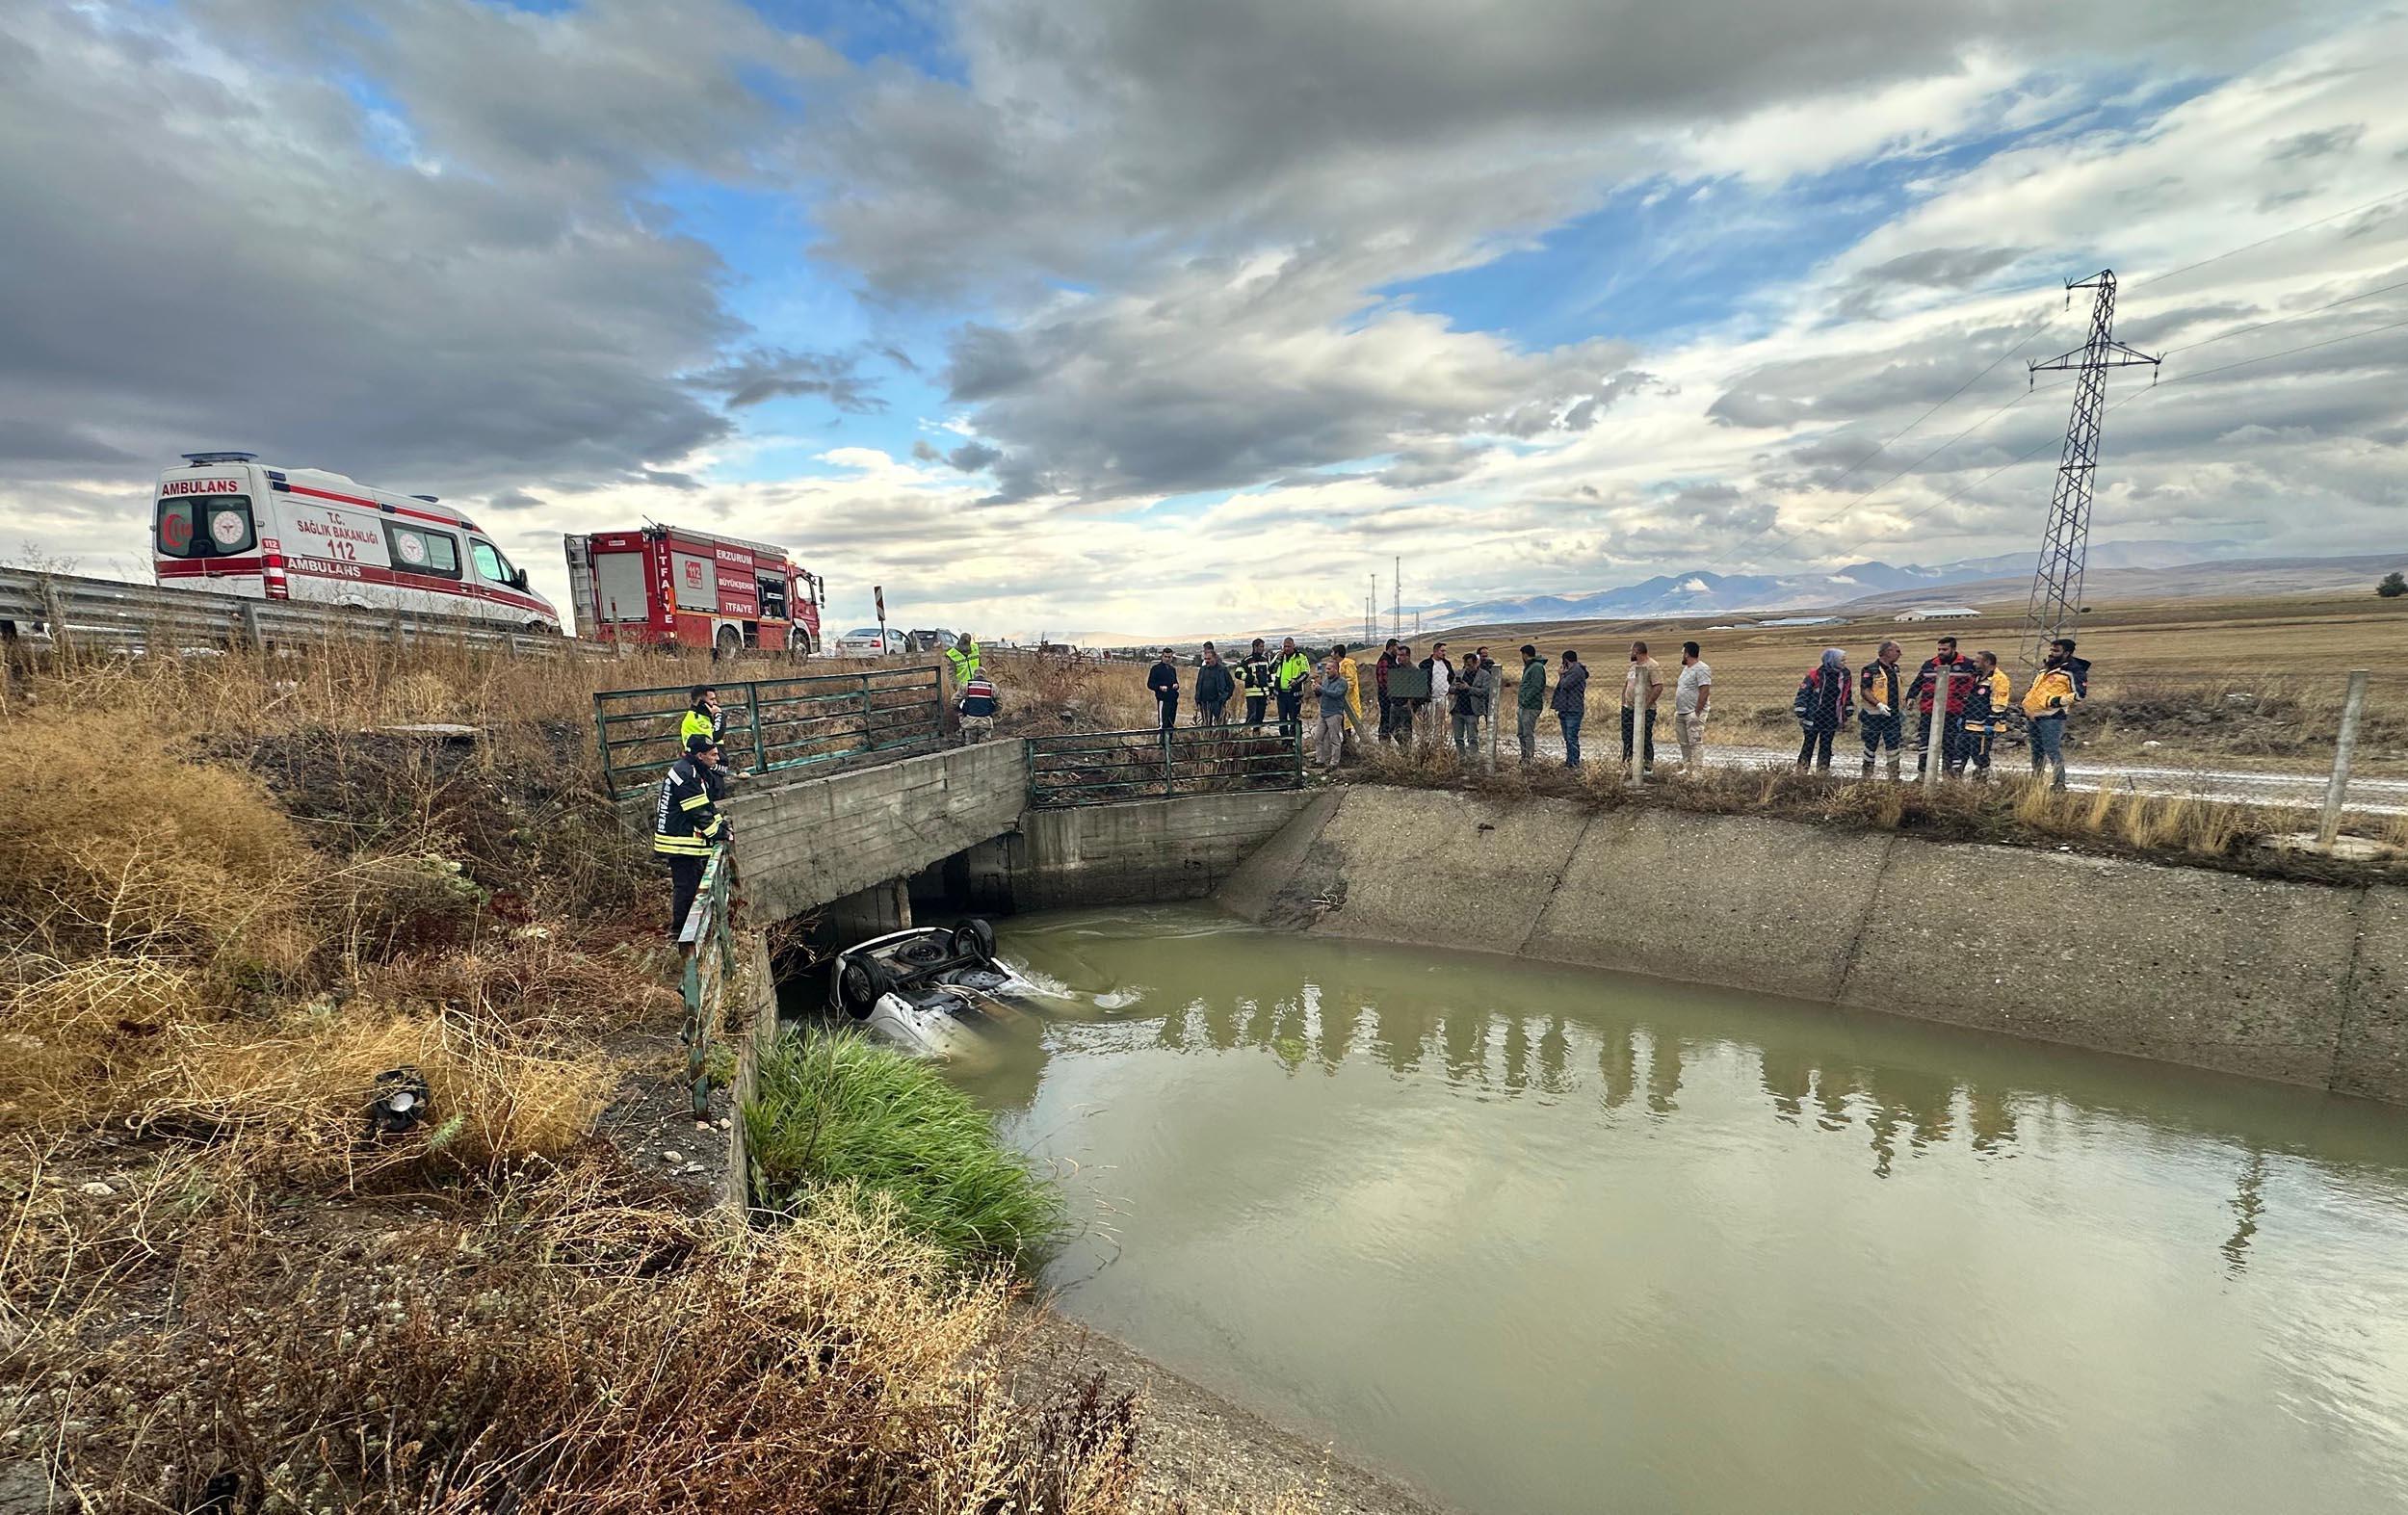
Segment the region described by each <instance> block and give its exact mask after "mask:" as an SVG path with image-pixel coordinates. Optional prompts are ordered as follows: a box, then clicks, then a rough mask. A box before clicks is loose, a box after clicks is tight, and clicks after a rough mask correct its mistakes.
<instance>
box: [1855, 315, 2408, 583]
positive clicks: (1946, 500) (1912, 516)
mask: <svg viewBox="0 0 2408 1515" xmlns="http://www.w3.org/2000/svg"><path fill="white" fill-rule="evenodd" d="M2400 327H2408V319H2402V320H2399V321H2393V322H2387V323H2386V324H2384V325H2382V326H2379V327H2368V328H2367V329H2365V330H2364V331H2352V332H2349V333H2348V334H2346V335H2344V336H2338V337H2327V338H2325V339H2324V340H2323V341H2321V342H2306V343H2302V344H2301V345H2299V346H2298V347H2292V348H2285V349H2283V350H2282V351H2281V352H2279V353H2259V354H2258V355H2257V356H2256V357H2244V358H2240V359H2238V361H2235V362H2231V363H2219V364H2218V365H2216V366H2215V367H2213V368H2203V369H2199V370H2196V371H2194V372H2192V373H2188V374H2181V375H2177V376H2176V377H2174V378H2172V379H2166V380H2165V381H2164V382H2163V383H2159V384H2152V385H2150V386H2149V387H2148V388H2146V389H2136V390H2134V391H2133V392H2132V393H2131V394H2129V395H2126V396H2125V397H2124V398H2123V399H2121V400H2118V401H2116V402H2115V403H2114V404H2113V405H2109V406H2107V409H2108V410H2110V411H2114V410H2120V409H2122V408H2123V407H2124V406H2126V405H2130V404H2132V403H2133V401H2135V400H2139V399H2143V398H2145V397H2147V396H2149V395H2154V394H2156V393H2158V392H2159V390H2164V389H2171V388H2173V387H2174V386H2175V385H2177V384H2183V383H2187V382H2189V381H2190V380H2191V379H2205V378H2207V377H2208V376H2209V375H2211V374H2222V373H2227V372H2229V371H2231V370H2233V369H2236V368H2247V367H2249V366H2250V365H2251V364H2253V363H2268V362H2272V361H2273V360H2274V359H2276V358H2278V357H2290V356H2291V355H2292V354H2293V353H2313V352H2315V351H2316V349H2317V348H2326V347H2333V346H2335V345H2336V344H2339V343H2343V342H2354V341H2356V340H2358V339H2359V338H2360V337H2370V336H2374V335H2376V334H2378V333H2380V332H2385V331H2395V330H2397V329H2399V328H2400ZM2195 345H2198V346H2205V344H2204V343H2201V344H2195ZM2051 387H2053V388H2059V387H2062V386H2061V385H2052V386H2051ZM2002 408H2003V407H2002ZM2057 441H2058V438H2056V437H2054V436H2052V437H2050V438H2048V439H2047V440H2046V441H2043V442H2042V443H2040V445H2039V446H2037V447H2034V448H2032V449H2030V450H2029V451H2028V452H2026V453H2023V454H2022V455H2020V456H2018V457H2011V458H2009V459H2008V460H2007V461H2005V462H2003V463H2001V464H2000V465H1999V466H1998V467H1996V468H1993V469H1991V470H1990V471H1989V472H1988V473H1986V474H1983V475H1982V476H1981V477H1980V478H1978V479H1976V480H1975V481H1974V482H1973V483H1969V484H1963V485H1960V486H1958V487H1957V488H1955V489H1951V490H1950V491H1949V492H1948V493H1947V494H1944V495H1942V496H1941V497H1940V498H1939V499H1937V500H1934V501H1932V502H1931V503H1930V504H1929V505H1926V506H1924V508H1923V509H1919V510H1914V511H1911V512H1909V513H1908V514H1906V515H1905V516H1903V517H1901V518H1900V519H1899V521H1898V526H1897V528H1896V529H1895V530H1893V531H1891V532H1889V533H1887V534H1885V535H1882V536H1869V537H1866V538H1864V539H1863V540H1861V541H1858V542H1856V543H1854V544H1853V545H1851V546H1848V547H1845V548H1842V549H1841V550H1840V551H1838V552H1836V553H1834V554H1832V556H1833V557H1840V558H1844V557H1847V556H1849V555H1851V554H1854V553H1860V552H1863V551H1864V550H1865V549H1866V548H1868V547H1870V546H1872V545H1873V544H1874V543H1876V542H1880V541H1887V540H1891V539H1893V538H1895V537H1896V536H1898V535H1900V534H1902V533H1903V532H1904V531H1905V529H1906V528H1907V527H1909V526H1911V525H1913V524H1914V523H1915V522H1917V521H1920V520H1922V519H1923V518H1924V516H1926V515H1929V514H1930V513H1931V512H1932V511H1934V510H1937V509H1940V508H1941V507H1943V506H1948V505H1953V504H1955V503H1956V502H1957V501H1958V500H1961V499H1963V498H1964V497H1965V496H1966V495H1969V494H1971V493H1973V492H1974V491H1975V490H1976V489H1978V488H1980V487H1981V486H1982V485H1983V484H1986V483H1989V482H1990V481H1991V480H1993V479H1996V478H1997V477H1998V476H1999V475H2001V474H2002V473H2004V472H2006V471H2007V470H2008V469H2010V468H2014V467H2017V466H2019V465H2021V464H2024V463H2028V462H2029V461H2031V460H2032V459H2033V458H2035V457H2039V456H2040V455H2041V454H2042V453H2045V452H2047V451H2048V450H2049V449H2050V448H2052V447H2055V445H2056V444H2057Z"/></svg>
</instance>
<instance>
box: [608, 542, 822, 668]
mask: <svg viewBox="0 0 2408 1515" xmlns="http://www.w3.org/2000/svg"><path fill="white" fill-rule="evenodd" d="M562 542H563V546H564V547H565V548H566V550H567V553H568V587H569V597H570V602H571V604H572V605H573V606H574V607H575V610H576V614H577V632H578V635H580V636H582V637H587V638H589V639H591V640H596V641H633V642H643V643H646V644H655V645H657V644H667V645H672V646H679V647H708V648H710V649H711V650H712V651H713V652H714V653H717V654H719V655H720V656H726V655H728V654H732V653H735V652H739V651H743V650H747V649H756V648H757V649H759V650H761V651H765V652H792V653H794V654H795V655H797V656H798V657H799V656H801V655H803V654H805V653H812V652H817V651H819V650H820V645H821V644H820V604H821V601H822V600H823V599H824V597H825V586H824V584H822V583H821V580H820V576H819V575H818V574H816V573H811V572H807V571H806V570H804V569H801V568H798V567H796V566H795V564H794V563H793V562H791V561H789V560H788V558H787V556H786V549H785V548H783V547H772V546H770V545H769V544H767V543H766V542H748V541H745V540H743V539H741V538H739V537H734V536H714V535H710V534H709V533H707V532H695V531H689V530H687V529H686V528H684V527H682V526H647V527H644V528H643V529H642V530H641V531H634V532H595V533H593V534H591V535H584V536H577V535H571V536H564V537H563V538H562Z"/></svg>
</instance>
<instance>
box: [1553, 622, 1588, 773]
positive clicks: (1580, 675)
mask: <svg viewBox="0 0 2408 1515" xmlns="http://www.w3.org/2000/svg"><path fill="white" fill-rule="evenodd" d="M1553 703H1554V705H1555V712H1556V723H1557V725H1560V726H1561V727H1563V766H1564V767H1566V768H1578V767H1580V766H1581V722H1582V721H1584V720H1585V719H1587V718H1588V665H1587V664H1585V663H1583V662H1582V661H1581V655H1580V654H1579V653H1577V652H1574V651H1573V650H1572V649H1571V648H1569V647H1566V648H1564V649H1563V666H1562V668H1561V669H1560V670H1558V671H1557V674H1556V692H1555V697H1554V701H1553Z"/></svg>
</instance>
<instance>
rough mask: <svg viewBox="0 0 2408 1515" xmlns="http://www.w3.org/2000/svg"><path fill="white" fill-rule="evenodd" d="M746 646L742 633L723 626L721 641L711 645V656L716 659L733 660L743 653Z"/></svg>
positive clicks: (721, 628) (733, 628) (731, 627)
mask: <svg viewBox="0 0 2408 1515" xmlns="http://www.w3.org/2000/svg"><path fill="white" fill-rule="evenodd" d="M744 646H745V639H744V636H743V634H742V633H740V632H738V631H737V630H736V628H735V627H733V626H721V627H720V635H719V640H717V641H715V642H713V643H712V644H711V656H712V657H713V658H714V659H720V658H732V657H734V656H735V655H736V654H737V653H739V652H742V651H743V650H744Z"/></svg>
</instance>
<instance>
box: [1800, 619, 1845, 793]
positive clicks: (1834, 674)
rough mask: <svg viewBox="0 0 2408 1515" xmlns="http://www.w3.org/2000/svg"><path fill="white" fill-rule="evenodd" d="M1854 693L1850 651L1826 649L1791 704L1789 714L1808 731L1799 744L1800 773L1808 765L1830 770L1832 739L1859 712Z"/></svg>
mask: <svg viewBox="0 0 2408 1515" xmlns="http://www.w3.org/2000/svg"><path fill="white" fill-rule="evenodd" d="M1855 692H1856V691H1855V680H1854V679H1853V678H1851V677H1850V676H1849V674H1848V671H1847V654H1846V653H1845V652H1843V651H1841V650H1840V649H1839V648H1837V647H1826V648H1824V649H1823V653H1822V661H1821V662H1820V663H1819V664H1817V665H1816V666H1815V668H1814V671H1813V672H1811V673H1809V674H1807V675H1806V676H1805V677H1804V678H1802V679H1800V680H1799V681H1798V684H1797V698H1796V699H1794V700H1793V701H1791V703H1790V713H1791V714H1792V715H1793V716H1795V717H1796V718H1797V725H1798V729H1799V730H1800V731H1801V732H1803V733H1804V734H1805V735H1804V740H1803V741H1801V742H1799V743H1798V744H1797V771H1799V772H1801V773H1803V772H1805V771H1806V770H1807V768H1808V767H1809V766H1812V767H1813V768H1814V770H1815V771H1817V772H1820V773H1828V772H1830V771H1831V739H1832V738H1833V737H1836V736H1838V735H1839V733H1840V728H1841V727H1842V726H1845V725H1846V724H1847V720H1848V718H1849V717H1850V716H1852V715H1854V714H1855V713H1856V704H1855Z"/></svg>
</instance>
